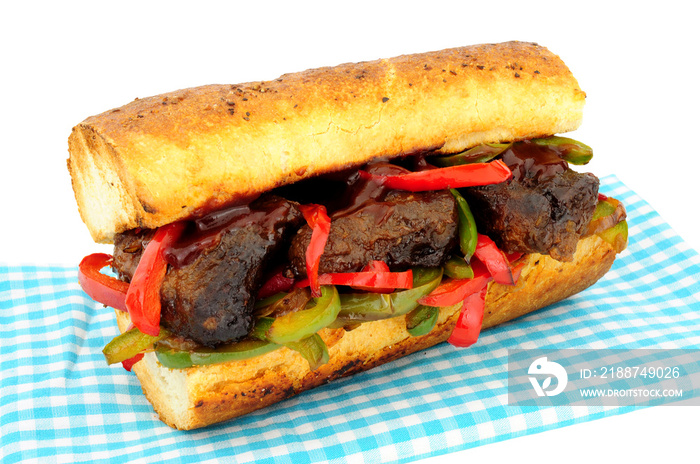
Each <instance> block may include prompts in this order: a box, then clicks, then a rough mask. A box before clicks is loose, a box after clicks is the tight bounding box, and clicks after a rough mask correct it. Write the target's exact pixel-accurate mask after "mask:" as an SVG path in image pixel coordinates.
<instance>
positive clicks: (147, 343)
mask: <svg viewBox="0 0 700 464" xmlns="http://www.w3.org/2000/svg"><path fill="white" fill-rule="evenodd" d="M169 336H170V332H169V331H168V330H166V329H161V331H160V334H158V335H157V336H153V335H148V334H145V333H143V332H141V331H140V330H139V329H138V328H137V327H134V328H132V329H130V330H127V331H126V332H124V333H123V334H121V335H117V336H116V337H114V339H112V341H111V342H109V343H108V344H107V346H105V347H104V349H103V350H102V354H104V355H105V359H106V360H107V364H114V363H118V362H122V361H125V360H127V359H130V358H133V357H134V356H136V355H138V354H139V353H141V352H142V351H143V350H145V349H148V348H149V347H151V346H153V344H154V343H155V342H157V341H159V340H162V339H164V338H166V337H169ZM127 370H128V369H127Z"/></svg>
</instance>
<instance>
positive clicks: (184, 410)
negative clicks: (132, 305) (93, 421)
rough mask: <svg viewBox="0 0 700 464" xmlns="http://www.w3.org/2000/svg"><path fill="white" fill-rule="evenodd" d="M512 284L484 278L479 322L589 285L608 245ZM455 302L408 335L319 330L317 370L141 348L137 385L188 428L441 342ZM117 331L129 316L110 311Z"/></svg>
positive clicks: (269, 357) (376, 328) (270, 359)
mask: <svg viewBox="0 0 700 464" xmlns="http://www.w3.org/2000/svg"><path fill="white" fill-rule="evenodd" d="M521 259H522V260H523V262H525V267H524V268H523V270H522V273H521V277H520V280H519V281H518V284H517V285H516V286H515V287H509V286H504V285H500V284H495V283H492V284H490V287H489V291H488V294H487V297H486V308H485V313H484V321H483V328H489V327H493V326H495V325H498V324H501V323H503V322H506V321H509V320H511V319H514V318H516V317H519V316H522V315H523V314H527V313H529V312H531V311H534V310H536V309H539V308H542V307H545V306H547V305H550V304H552V303H555V302H557V301H559V300H562V299H564V298H567V297H569V296H571V295H573V294H575V293H578V292H580V291H581V290H583V289H585V288H587V287H588V286H590V285H592V284H593V283H595V282H596V281H597V280H598V279H599V278H600V277H602V276H603V275H604V274H605V273H606V272H607V271H608V270H609V269H610V266H612V263H613V261H614V259H615V250H614V249H613V248H612V247H611V246H610V245H609V244H608V243H607V242H605V241H603V240H601V239H600V238H599V237H597V236H590V237H587V238H585V239H583V240H581V241H580V242H579V244H578V247H577V251H576V254H575V256H574V260H573V261H571V262H559V261H556V260H554V259H552V258H550V257H549V256H543V255H539V254H532V255H526V256H525V257H523V258H521ZM459 311H460V307H459V305H458V306H455V307H450V308H442V309H441V310H440V315H439V319H438V322H437V324H436V326H435V328H434V329H433V330H432V331H431V332H430V333H428V334H426V335H423V336H420V337H412V336H410V334H409V333H408V332H407V331H406V325H405V318H404V317H397V318H393V319H386V320H382V321H375V322H368V323H365V324H362V325H361V326H360V327H358V328H356V329H354V330H352V331H349V332H346V331H345V330H343V329H333V330H331V329H324V330H322V331H321V336H322V337H323V339H324V340H325V341H326V344H327V345H328V348H329V354H330V361H329V362H328V363H327V364H325V365H323V366H321V367H320V368H319V369H317V370H316V371H310V370H309V365H308V363H307V362H306V361H305V360H304V359H303V358H302V357H301V356H300V355H299V354H297V353H296V352H293V351H291V350H289V349H287V348H280V349H278V350H276V351H273V352H271V353H268V354H265V355H263V356H259V357H257V358H253V359H249V360H244V361H237V362H229V363H222V364H215V365H210V366H199V367H191V368H188V369H168V368H165V367H163V366H161V365H160V364H159V363H158V361H157V358H156V356H155V354H153V353H148V354H147V355H146V357H145V358H144V360H143V361H141V362H139V363H137V364H136V365H135V366H134V371H135V372H136V375H137V376H138V378H139V380H140V381H141V385H142V387H143V391H144V393H145V394H146V397H147V398H148V400H149V401H150V402H151V403H152V404H153V406H154V408H155V410H156V412H157V413H158V414H159V416H160V418H161V419H162V420H163V421H164V422H165V423H167V424H168V425H170V426H172V427H174V428H178V429H194V428H198V427H204V426H207V425H210V424H214V423H217V422H221V421H225V420H228V419H231V418H233V417H237V416H240V415H243V414H247V413H249V412H252V411H255V410H257V409H260V408H263V407H266V406H269V405H271V404H274V403H276V402H278V401H281V400H283V399H286V398H288V397H290V396H293V395H295V394H297V393H300V392H302V391H305V390H308V389H311V388H314V387H317V386H319V385H322V384H325V383H327V382H329V381H331V380H333V379H336V378H338V377H341V376H346V375H350V374H354V373H357V372H361V371H364V370H367V369H371V368H373V367H376V366H379V365H381V364H384V363H386V362H389V361H392V360H395V359H397V358H400V357H402V356H405V355H407V354H410V353H413V352H416V351H420V350H423V349H426V348H428V347H430V346H433V345H435V344H437V343H440V342H443V341H445V340H447V338H448V337H449V335H450V334H451V333H452V330H453V329H454V326H455V324H456V322H457V317H458V315H459ZM117 316H118V322H119V327H120V329H121V330H122V331H123V330H126V328H127V327H128V324H129V319H128V315H126V314H125V313H121V312H119V311H117Z"/></svg>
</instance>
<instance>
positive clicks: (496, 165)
mask: <svg viewBox="0 0 700 464" xmlns="http://www.w3.org/2000/svg"><path fill="white" fill-rule="evenodd" d="M359 173H360V177H362V178H363V179H371V180H373V181H374V182H377V183H378V184H380V185H383V186H384V187H387V188H390V189H396V190H406V191H409V192H425V191H429V190H443V189H446V188H462V187H474V186H477V185H489V184H497V183H499V182H503V181H506V180H508V179H510V178H511V177H512V176H513V174H512V173H511V172H510V169H508V166H506V164H505V163H504V162H503V161H501V160H495V161H491V162H490V163H474V164H464V165H461V166H450V167H446V168H439V169H429V170H427V171H419V172H410V173H407V174H398V175H393V176H380V175H376V174H371V173H369V172H367V171H362V170H361V171H359Z"/></svg>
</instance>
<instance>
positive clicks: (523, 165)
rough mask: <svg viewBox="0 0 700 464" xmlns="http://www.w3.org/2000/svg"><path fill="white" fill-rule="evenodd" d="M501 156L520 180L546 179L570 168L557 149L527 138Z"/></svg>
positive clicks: (515, 177)
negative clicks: (537, 143)
mask: <svg viewBox="0 0 700 464" xmlns="http://www.w3.org/2000/svg"><path fill="white" fill-rule="evenodd" d="M501 156H502V159H503V162H504V163H506V165H507V166H508V168H509V169H510V170H511V171H512V172H513V179H515V180H516V181H519V182H532V181H534V182H540V181H545V180H547V179H551V178H552V177H555V176H556V175H558V174H562V173H564V172H566V170H567V169H569V163H567V162H566V161H565V160H563V159H562V158H561V157H560V156H559V153H558V152H557V150H555V149H554V148H552V147H548V146H541V145H536V144H534V143H532V142H530V141H527V140H526V141H523V142H517V143H514V144H513V146H511V147H510V148H508V149H507V150H506V151H505V152H503V154H502V155H501Z"/></svg>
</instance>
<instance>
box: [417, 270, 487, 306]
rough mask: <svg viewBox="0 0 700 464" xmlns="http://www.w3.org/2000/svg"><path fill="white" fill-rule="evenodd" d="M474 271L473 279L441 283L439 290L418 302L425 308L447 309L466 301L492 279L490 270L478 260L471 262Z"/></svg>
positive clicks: (451, 280)
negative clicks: (446, 307)
mask: <svg viewBox="0 0 700 464" xmlns="http://www.w3.org/2000/svg"><path fill="white" fill-rule="evenodd" d="M471 265H472V269H473V270H474V278H473V279H459V280H454V279H450V280H447V281H445V282H443V283H441V284H440V285H439V286H438V288H436V289H435V290H433V291H432V292H431V293H430V294H429V295H426V296H424V297H423V298H421V299H419V300H418V303H419V304H422V305H425V306H437V307H440V308H442V307H445V306H452V305H456V304H457V303H459V302H461V301H464V299H465V298H467V297H468V296H469V295H471V294H473V293H476V292H478V291H480V290H481V289H482V287H484V286H486V285H487V284H488V283H489V281H490V280H492V277H491V276H490V275H489V272H488V270H487V269H486V267H484V265H483V264H481V263H480V262H479V261H478V260H477V259H473V260H472V262H471Z"/></svg>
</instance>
